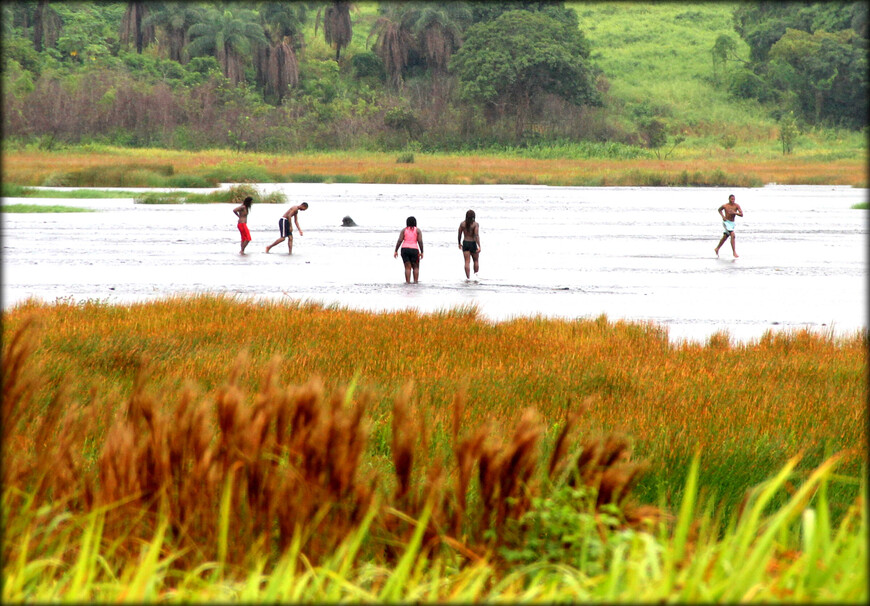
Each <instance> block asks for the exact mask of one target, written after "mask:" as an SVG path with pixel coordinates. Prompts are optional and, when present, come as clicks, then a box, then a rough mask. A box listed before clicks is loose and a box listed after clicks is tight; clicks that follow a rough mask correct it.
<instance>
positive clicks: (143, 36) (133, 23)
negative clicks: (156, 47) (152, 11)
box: [121, 2, 154, 55]
mask: <svg viewBox="0 0 870 606" xmlns="http://www.w3.org/2000/svg"><path fill="white" fill-rule="evenodd" d="M150 4H151V3H150V2H128V3H127V9H126V10H125V11H124V17H123V18H122V19H121V44H130V41H131V40H133V41H134V42H135V43H136V52H137V53H139V54H140V55H141V54H142V49H143V48H144V47H145V44H146V40H147V41H148V42H151V40H153V39H154V26H153V25H145V24H144V21H145V20H146V19H147V18H148V12H149V5H150Z"/></svg>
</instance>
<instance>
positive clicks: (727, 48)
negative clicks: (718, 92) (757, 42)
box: [710, 34, 749, 84]
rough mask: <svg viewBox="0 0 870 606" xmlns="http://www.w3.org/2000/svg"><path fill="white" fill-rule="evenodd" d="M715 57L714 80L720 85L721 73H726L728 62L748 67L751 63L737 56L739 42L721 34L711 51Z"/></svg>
mask: <svg viewBox="0 0 870 606" xmlns="http://www.w3.org/2000/svg"><path fill="white" fill-rule="evenodd" d="M710 54H711V55H712V57H713V79H714V80H715V81H716V83H717V84H718V83H719V80H720V78H719V71H720V69H721V70H722V71H725V70H726V69H727V66H728V62H729V61H732V62H738V63H742V64H744V65H747V64H748V63H749V62H748V61H745V60H743V59H741V58H740V56H739V55H738V54H737V42H736V41H735V40H734V38H732V37H731V36H729V35H728V34H720V35H719V36H718V37H717V38H716V42H715V43H714V44H713V48H711V49H710Z"/></svg>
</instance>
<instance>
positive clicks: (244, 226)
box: [233, 196, 254, 255]
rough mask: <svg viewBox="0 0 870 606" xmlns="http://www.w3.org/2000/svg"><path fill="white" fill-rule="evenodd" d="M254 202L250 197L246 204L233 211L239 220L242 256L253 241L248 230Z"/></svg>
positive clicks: (240, 252) (246, 199)
mask: <svg viewBox="0 0 870 606" xmlns="http://www.w3.org/2000/svg"><path fill="white" fill-rule="evenodd" d="M253 202H254V199H253V198H251V196H248V197H247V198H245V201H244V202H242V203H241V204H239V205H238V206H236V207H235V208H234V209H233V213H235V215H236V216H237V217H238V218H239V223H238V227H239V233H241V234H242V250H240V251H239V254H241V255H243V254H245V247H246V246H247V245H248V242H250V241H251V231H250V230H249V229H248V213H250V212H251V204H252V203H253Z"/></svg>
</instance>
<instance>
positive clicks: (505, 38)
mask: <svg viewBox="0 0 870 606" xmlns="http://www.w3.org/2000/svg"><path fill="white" fill-rule="evenodd" d="M450 69H451V71H453V72H455V73H456V75H457V76H458V78H459V83H460V91H461V95H462V96H463V97H464V98H466V99H468V100H470V101H472V102H476V103H482V104H489V105H495V104H506V105H507V106H510V107H513V108H515V116H516V136H517V138H519V137H520V136H521V135H522V133H523V130H524V128H525V121H526V119H527V117H528V114H529V110H530V106H531V101H532V98H533V97H535V96H536V95H539V94H541V93H544V92H548V93H552V94H554V95H557V96H559V97H561V98H563V99H565V100H567V101H569V102H570V103H572V104H575V105H583V104H591V105H596V104H599V103H600V102H601V101H600V97H599V95H598V93H597V91H596V90H595V87H594V85H593V83H592V77H593V74H594V70H593V68H592V65H591V62H590V61H589V45H588V43H587V42H586V39H585V38H584V36H583V34H582V32H580V31H579V30H578V29H576V28H571V27H568V26H566V25H565V24H563V23H561V22H559V21H557V20H555V19H553V18H551V17H548V16H546V15H544V14H539V13H529V12H527V11H511V12H507V13H504V14H502V15H501V16H499V17H498V18H497V19H495V20H494V21H492V22H486V23H480V24H478V25H475V26H472V27H471V28H469V30H468V32H467V40H466V42H465V44H464V45H463V47H462V48H461V49H459V51H458V52H457V53H456V54H455V55H454V56H453V58H452V60H451V62H450Z"/></svg>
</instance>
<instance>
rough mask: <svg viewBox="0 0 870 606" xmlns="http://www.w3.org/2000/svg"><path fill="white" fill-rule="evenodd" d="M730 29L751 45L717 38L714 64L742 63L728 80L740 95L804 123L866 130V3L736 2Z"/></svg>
mask: <svg viewBox="0 0 870 606" xmlns="http://www.w3.org/2000/svg"><path fill="white" fill-rule="evenodd" d="M734 26H735V30H736V31H737V32H738V33H739V34H740V36H741V37H742V38H743V39H744V40H745V41H746V43H747V44H748V46H749V57H748V58H744V59H741V58H740V57H738V56H737V54H736V53H735V51H734V49H735V47H736V44H735V43H734V41H733V40H730V39H729V38H728V37H727V36H721V37H720V38H719V40H717V42H716V45H715V47H714V49H713V54H714V61H717V62H718V63H719V64H726V63H728V62H729V61H731V62H732V63H735V64H738V65H740V68H739V69H736V70H734V71H733V73H732V76H731V78H730V79H729V82H728V84H729V87H730V90H731V91H732V93H733V94H735V95H736V96H739V97H749V98H755V99H758V100H760V101H763V102H773V103H774V104H775V105H776V106H777V107H778V108H779V112H780V113H783V114H784V113H786V112H794V113H796V114H797V115H798V116H800V117H801V118H802V119H803V120H804V121H805V122H807V123H810V124H833V125H838V126H845V127H850V128H860V127H863V126H866V124H867V109H868V108H867V4H866V3H865V2H759V3H748V2H747V3H742V4H740V5H739V6H738V8H737V9H736V10H735V12H734Z"/></svg>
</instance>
